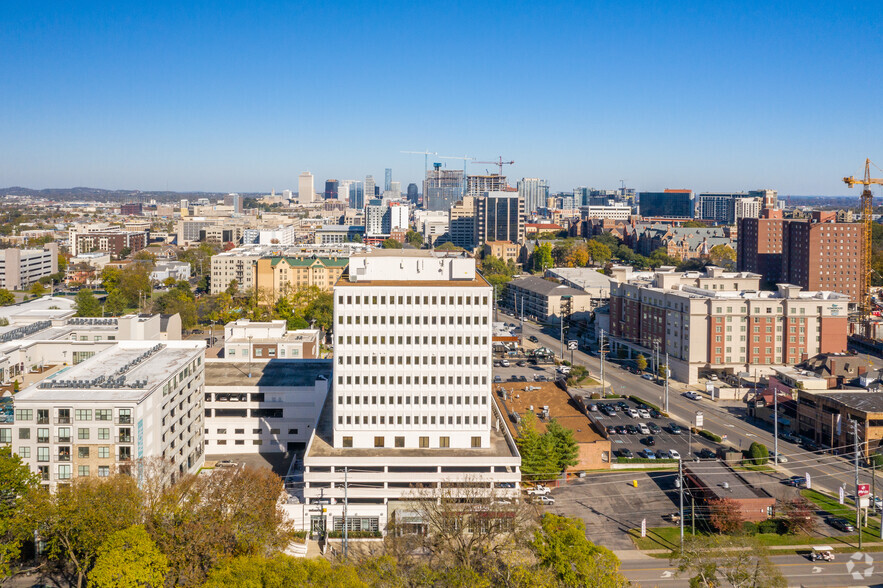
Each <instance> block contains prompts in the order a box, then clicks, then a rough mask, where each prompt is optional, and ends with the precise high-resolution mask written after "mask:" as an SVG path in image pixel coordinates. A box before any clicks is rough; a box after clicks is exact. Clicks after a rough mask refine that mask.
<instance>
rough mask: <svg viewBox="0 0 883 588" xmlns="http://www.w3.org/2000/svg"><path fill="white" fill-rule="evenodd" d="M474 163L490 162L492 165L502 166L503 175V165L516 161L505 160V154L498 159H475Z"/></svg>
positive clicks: (501, 172)
mask: <svg viewBox="0 0 883 588" xmlns="http://www.w3.org/2000/svg"><path fill="white" fill-rule="evenodd" d="M472 163H489V164H492V165H496V166H497V167H499V168H500V175H501V176H502V175H503V166H504V165H512V164H514V163H515V162H514V161H503V156H502V155H501V156H500V157H498V158H497V161H473V162H472Z"/></svg>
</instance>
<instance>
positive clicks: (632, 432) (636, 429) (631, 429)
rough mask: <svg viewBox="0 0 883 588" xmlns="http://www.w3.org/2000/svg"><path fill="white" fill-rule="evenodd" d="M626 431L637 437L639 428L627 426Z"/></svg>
mask: <svg viewBox="0 0 883 588" xmlns="http://www.w3.org/2000/svg"><path fill="white" fill-rule="evenodd" d="M625 430H626V431H628V434H629V435H637V434H638V427H636V426H635V425H626V426H625Z"/></svg>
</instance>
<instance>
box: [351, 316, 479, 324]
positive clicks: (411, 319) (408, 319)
mask: <svg viewBox="0 0 883 588" xmlns="http://www.w3.org/2000/svg"><path fill="white" fill-rule="evenodd" d="M395 318H396V317H393V316H391V317H389V324H390V325H395V324H399V325H420V324H422V325H430V324H432V325H436V324H438V325H442V326H445V325H448V326H453V325H464V324H465V325H486V324H487V317H486V316H482V317H479V316H475V317H473V316H469V315H466V316H463V315H462V314H458V315H456V316H445V315H435V314H434V315H432V316H431V317H430V316H424V317H423V318H422V322H421V317H419V316H411V315H408V316H402V315H399V317H398V322H396V321H395ZM455 318H456V319H457V320H456V321H455V320H454V319H455ZM353 319H355V321H354V320H353ZM369 319H370V320H369ZM337 324H338V325H343V324H347V325H353V324H355V325H377V324H380V325H385V324H387V323H386V315H380V316H379V317H378V315H376V314H375V315H371V316H368V315H364V316H363V315H359V314H357V315H342V314H339V315H337Z"/></svg>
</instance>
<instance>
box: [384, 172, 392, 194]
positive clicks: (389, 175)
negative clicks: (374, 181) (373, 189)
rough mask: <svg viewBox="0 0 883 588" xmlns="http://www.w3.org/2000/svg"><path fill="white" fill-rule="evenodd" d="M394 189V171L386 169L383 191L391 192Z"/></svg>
mask: <svg viewBox="0 0 883 588" xmlns="http://www.w3.org/2000/svg"><path fill="white" fill-rule="evenodd" d="M391 189H392V169H390V168H386V171H385V172H384V175H383V191H384V192H389V191H390V190H391Z"/></svg>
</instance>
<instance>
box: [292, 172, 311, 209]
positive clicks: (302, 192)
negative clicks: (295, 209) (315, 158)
mask: <svg viewBox="0 0 883 588" xmlns="http://www.w3.org/2000/svg"><path fill="white" fill-rule="evenodd" d="M315 197H316V188H315V186H314V185H313V174H311V173H310V172H304V173H302V174H301V175H300V177H298V180H297V202H298V204H309V203H310V202H312V201H313V198H315Z"/></svg>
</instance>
